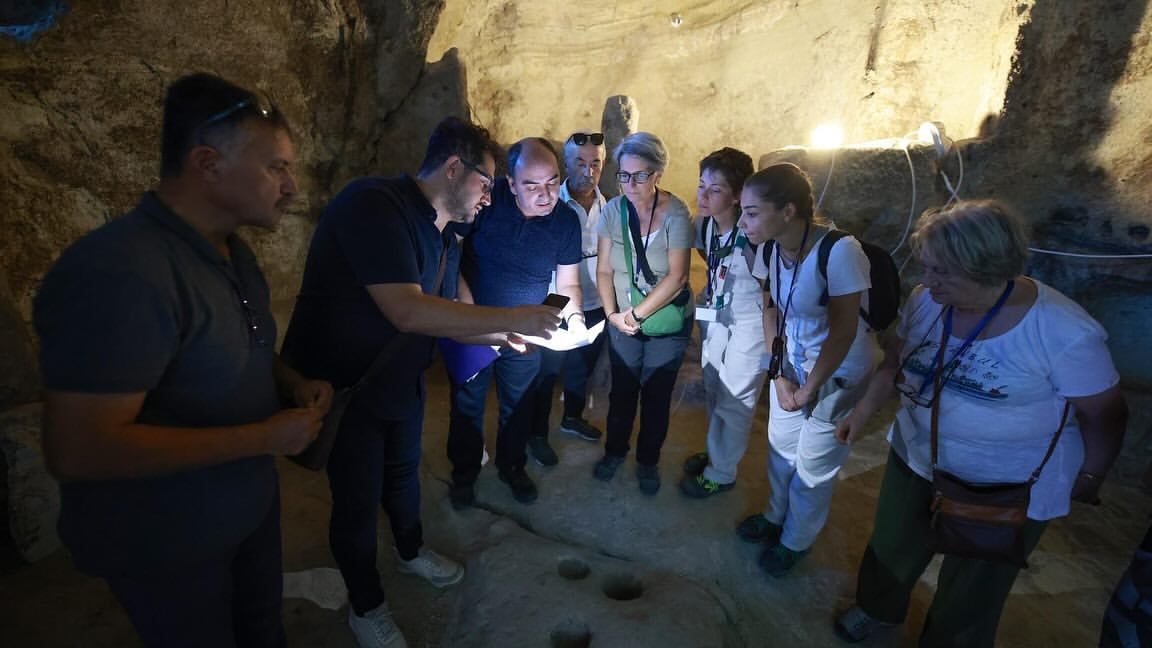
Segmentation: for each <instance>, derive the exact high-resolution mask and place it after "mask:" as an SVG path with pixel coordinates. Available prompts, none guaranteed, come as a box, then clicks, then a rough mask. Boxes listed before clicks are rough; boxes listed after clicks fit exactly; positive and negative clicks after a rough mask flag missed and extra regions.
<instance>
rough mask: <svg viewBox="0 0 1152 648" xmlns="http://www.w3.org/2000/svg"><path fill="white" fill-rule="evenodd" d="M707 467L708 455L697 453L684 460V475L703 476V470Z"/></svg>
mask: <svg viewBox="0 0 1152 648" xmlns="http://www.w3.org/2000/svg"><path fill="white" fill-rule="evenodd" d="M707 467H708V453H707V452H697V453H696V454H693V455H688V458H687V459H685V460H684V474H686V475H693V476H695V475H703V474H704V469H705V468H707Z"/></svg>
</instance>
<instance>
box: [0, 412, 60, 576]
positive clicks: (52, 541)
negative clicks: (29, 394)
mask: <svg viewBox="0 0 1152 648" xmlns="http://www.w3.org/2000/svg"><path fill="white" fill-rule="evenodd" d="M41 415H42V408H41V406H40V404H39V403H33V404H30V405H24V406H22V407H18V408H15V409H11V410H8V411H6V412H4V413H3V414H0V454H2V455H3V457H4V461H5V463H6V464H7V466H8V502H7V512H8V527H9V530H10V532H11V534H12V540H13V541H14V542H15V544H16V550H17V551H19V552H20V556H21V557H22V558H23V559H24V560H26V561H28V562H34V561H37V560H40V559H41V558H44V557H45V556H47V555H48V554H50V553H52V552H53V551H55V550H56V548H57V547H59V546H60V538H59V537H58V536H57V535H56V520H57V518H59V517H60V486H59V484H57V483H56V480H55V479H53V478H52V476H51V475H49V474H48V470H47V469H46V468H45V467H44V457H43V455H42V454H41V452H40V422H41Z"/></svg>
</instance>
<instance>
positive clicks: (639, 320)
mask: <svg viewBox="0 0 1152 648" xmlns="http://www.w3.org/2000/svg"><path fill="white" fill-rule="evenodd" d="M632 319H634V320H636V324H637V326H639V325H640V324H643V323H644V320H646V319H648V318H647V317H640V314H639V313H637V312H636V309H632Z"/></svg>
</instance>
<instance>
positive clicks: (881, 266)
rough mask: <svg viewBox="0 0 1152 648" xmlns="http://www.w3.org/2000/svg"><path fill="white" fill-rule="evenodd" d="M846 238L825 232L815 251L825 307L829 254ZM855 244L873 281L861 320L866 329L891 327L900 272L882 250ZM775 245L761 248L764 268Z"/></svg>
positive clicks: (897, 306)
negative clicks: (861, 253) (821, 279)
mask: <svg viewBox="0 0 1152 648" xmlns="http://www.w3.org/2000/svg"><path fill="white" fill-rule="evenodd" d="M845 236H848V232H844V231H842V230H838V229H831V230H828V233H827V234H825V235H824V238H823V240H821V241H820V248H819V249H818V250H817V251H816V267H817V269H818V270H819V271H820V276H822V277H824V291H823V292H821V293H820V305H821V306H827V305H828V255H829V254H831V253H832V246H833V245H835V244H836V241H839V240H840V239H842V238H844V237H845ZM857 241H859V243H860V247H862V248H863V249H864V255H865V256H867V257H868V264H869V265H870V266H871V270H870V271H869V273H868V274H869V277H870V278H871V281H872V287H871V288H869V289H868V310H864V308H863V307H861V308H860V317H863V318H864V323H865V324H867V325H868V328H870V329H872V330H873V331H883V330H884V329H886V328H888V327H889V326H891V325H892V322H895V321H896V318H897V317H898V316H899V314H900V269H899V268H898V267H897V266H896V262H895V261H893V260H892V255H891V254H888V251H887V250H885V249H884V248H882V247H880V246H878V245H873V244H871V243H868V242H867V241H860V239H857ZM775 245H776V241H768V242H766V243H765V244H764V245H762V246H761V252H762V254H763V255H764V264H765V265H768V259H769V258H770V257H771V256H772V247H773V246H775ZM764 289H765V290H768V282H767V281H765V282H764Z"/></svg>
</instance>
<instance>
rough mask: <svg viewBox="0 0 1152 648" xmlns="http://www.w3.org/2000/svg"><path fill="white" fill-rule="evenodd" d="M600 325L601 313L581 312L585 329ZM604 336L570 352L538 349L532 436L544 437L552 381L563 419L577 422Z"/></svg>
mask: <svg viewBox="0 0 1152 648" xmlns="http://www.w3.org/2000/svg"><path fill="white" fill-rule="evenodd" d="M602 321H604V309H603V308H596V309H594V310H590V311H584V323H585V324H587V325H588V327H589V328H591V327H593V326H596V325H597V324H599V323H600V322H602ZM607 338H608V336H607V334H604V333H602V334H601V335H600V337H598V338H596V341H595V342H593V343H592V344H589V345H588V346H586V347H580V348H579V349H572V350H571V351H552V350H551V349H543V348H542V349H540V373H539V374H537V376H536V385H535V386H534V387H533V388H532V392H533V409H532V435H533V436H538V437H547V436H548V430H549V429H550V427H551V426H550V425H549V419H550V418H551V416H552V392H553V390H554V389H555V387H556V378H557V377H558V376H559V377H560V378H561V383H562V384H563V385H564V418H580V417H581V415H583V414H584V406H585V404H587V402H588V378H589V377H590V376H591V375H592V371H593V370H594V369H595V368H596V360H597V359H598V358H599V357H600V350H601V349H603V348H604V340H606V339H607Z"/></svg>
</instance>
